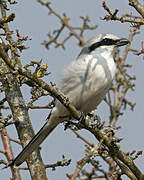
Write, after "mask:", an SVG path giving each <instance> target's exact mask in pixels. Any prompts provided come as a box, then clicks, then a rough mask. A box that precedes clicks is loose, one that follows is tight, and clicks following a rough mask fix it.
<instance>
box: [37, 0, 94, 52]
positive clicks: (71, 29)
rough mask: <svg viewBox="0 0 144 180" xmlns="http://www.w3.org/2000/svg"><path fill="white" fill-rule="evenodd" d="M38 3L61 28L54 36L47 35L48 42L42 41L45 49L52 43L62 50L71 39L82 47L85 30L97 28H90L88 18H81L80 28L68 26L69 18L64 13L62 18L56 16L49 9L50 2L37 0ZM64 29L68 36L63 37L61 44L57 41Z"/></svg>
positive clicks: (56, 14) (52, 10)
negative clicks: (45, 8)
mask: <svg viewBox="0 0 144 180" xmlns="http://www.w3.org/2000/svg"><path fill="white" fill-rule="evenodd" d="M38 2H39V3H40V4H41V5H43V6H45V7H47V8H48V10H49V14H53V15H55V16H56V17H57V18H58V19H59V20H60V22H61V28H59V29H58V30H55V31H53V35H55V36H54V37H53V36H52V35H51V34H50V33H49V34H48V37H49V40H48V41H44V43H43V44H44V45H45V46H46V48H48V47H49V45H51V44H52V43H54V44H56V46H55V47H59V46H61V47H62V48H64V49H65V46H64V44H65V43H66V41H68V40H69V39H70V38H71V37H73V36H74V37H75V38H76V39H77V40H78V41H79V45H80V46H83V45H84V40H83V38H82V37H83V33H84V32H85V31H86V30H95V29H96V28H97V26H96V25H95V26H90V25H88V23H89V22H90V19H89V17H88V16H86V17H82V16H81V19H82V21H83V24H82V27H73V26H71V25H70V24H69V20H70V19H69V18H68V17H67V16H66V14H65V13H64V14H63V16H61V15H60V14H58V13H57V12H56V11H55V10H54V9H53V8H51V3H50V2H46V3H45V2H44V1H43V0H38ZM64 28H66V29H67V30H68V36H67V37H65V39H64V40H63V41H62V42H59V41H58V38H59V36H60V35H61V33H62V32H63V30H64ZM75 30H79V31H80V33H77V32H76V31H75Z"/></svg>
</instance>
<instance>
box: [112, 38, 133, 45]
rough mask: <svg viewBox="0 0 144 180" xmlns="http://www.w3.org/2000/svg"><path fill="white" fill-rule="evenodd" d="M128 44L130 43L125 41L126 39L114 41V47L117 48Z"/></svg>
mask: <svg viewBox="0 0 144 180" xmlns="http://www.w3.org/2000/svg"><path fill="white" fill-rule="evenodd" d="M129 43H130V41H129V40H128V39H126V38H121V39H118V40H116V43H115V45H116V46H118V47H119V46H124V45H127V44H129Z"/></svg>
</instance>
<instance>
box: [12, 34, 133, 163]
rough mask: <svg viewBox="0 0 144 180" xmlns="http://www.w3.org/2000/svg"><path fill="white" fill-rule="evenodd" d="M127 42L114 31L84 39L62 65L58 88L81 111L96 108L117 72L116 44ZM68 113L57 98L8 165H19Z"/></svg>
mask: <svg viewBox="0 0 144 180" xmlns="http://www.w3.org/2000/svg"><path fill="white" fill-rule="evenodd" d="M128 43H130V42H129V40H128V39H126V38H119V37H117V36H115V35H113V34H99V35H96V36H94V37H92V38H91V39H89V40H88V41H87V42H86V43H85V46H84V47H83V48H82V50H81V52H80V54H79V55H78V56H77V58H76V59H75V60H74V61H72V62H71V64H70V65H68V67H66V68H65V69H64V71H63V73H62V75H61V77H60V80H59V83H58V88H59V89H60V91H61V92H62V93H63V94H64V95H65V96H66V97H67V98H68V99H69V101H70V102H71V103H72V104H73V105H74V106H75V107H76V109H77V110H79V111H80V112H82V113H83V114H84V115H87V114H88V113H90V112H91V111H93V110H95V109H96V108H97V106H98V105H99V104H100V102H101V101H102V100H103V99H104V97H105V95H106V93H107V92H108V90H109V89H110V87H111V86H112V81H113V79H114V77H115V72H116V64H115V61H114V59H115V56H116V53H117V52H118V47H120V46H124V45H127V44H128ZM68 115H70V114H69V111H68V110H67V109H66V107H64V105H63V104H61V103H60V101H58V100H56V101H55V107H53V109H52V110H51V112H50V114H49V116H48V118H47V121H46V123H45V124H44V125H43V127H42V128H41V129H40V130H39V131H38V133H37V134H36V135H35V136H34V137H33V138H32V139H31V140H30V142H29V143H28V144H27V145H26V146H25V147H24V149H23V150H22V151H21V152H20V153H19V155H18V156H17V157H16V158H15V159H14V160H13V161H12V162H11V163H10V166H12V165H15V166H19V165H21V164H22V163H23V162H24V161H25V160H26V159H27V157H28V156H29V155H30V154H31V153H32V152H33V151H34V150H36V149H37V148H38V147H39V146H40V144H41V143H42V142H43V141H44V140H45V139H46V137H47V136H48V135H49V134H50V133H51V132H52V131H53V130H54V129H55V128H56V127H57V125H58V124H60V123H62V122H64V121H66V119H67V118H66V117H67V116H68ZM62 117H63V118H62Z"/></svg>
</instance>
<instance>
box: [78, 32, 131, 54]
mask: <svg viewBox="0 0 144 180" xmlns="http://www.w3.org/2000/svg"><path fill="white" fill-rule="evenodd" d="M128 43H130V42H129V40H128V39H126V38H118V37H117V36H115V35H113V34H99V35H97V36H95V37H93V38H91V39H89V40H88V41H87V42H86V44H85V47H84V48H83V49H82V51H81V53H80V55H81V54H87V53H88V54H89V53H92V52H95V51H98V50H101V51H107V52H108V53H110V54H115V52H116V51H117V49H118V47H120V46H124V45H127V44H128Z"/></svg>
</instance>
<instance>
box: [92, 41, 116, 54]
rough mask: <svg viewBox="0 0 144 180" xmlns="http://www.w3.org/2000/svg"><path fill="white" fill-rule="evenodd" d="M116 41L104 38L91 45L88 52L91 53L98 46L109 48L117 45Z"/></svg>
mask: <svg viewBox="0 0 144 180" xmlns="http://www.w3.org/2000/svg"><path fill="white" fill-rule="evenodd" d="M117 41H118V40H113V39H109V38H105V39H103V40H101V41H100V42H96V43H94V44H92V45H91V46H90V47H89V51H90V52H91V51H93V50H95V49H96V48H98V47H100V46H110V45H115V44H116V43H117Z"/></svg>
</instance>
